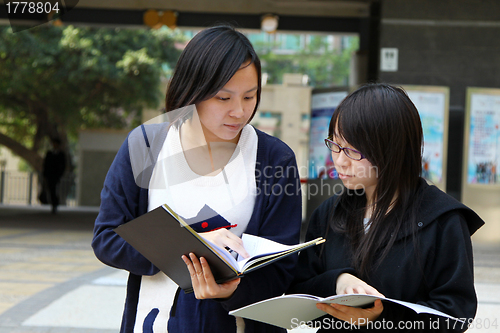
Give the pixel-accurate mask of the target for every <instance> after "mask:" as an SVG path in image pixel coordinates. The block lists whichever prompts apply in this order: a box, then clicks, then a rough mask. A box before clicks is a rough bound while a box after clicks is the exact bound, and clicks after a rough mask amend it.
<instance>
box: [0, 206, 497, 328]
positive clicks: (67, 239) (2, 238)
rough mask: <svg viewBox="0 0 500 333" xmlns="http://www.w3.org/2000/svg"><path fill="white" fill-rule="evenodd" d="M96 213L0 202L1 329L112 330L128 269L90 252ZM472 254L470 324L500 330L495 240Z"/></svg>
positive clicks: (118, 316) (87, 209)
mask: <svg viewBox="0 0 500 333" xmlns="http://www.w3.org/2000/svg"><path fill="white" fill-rule="evenodd" d="M96 216H97V210H96V209H93V208H76V209H75V208H71V209H69V208H65V207H63V208H61V210H60V212H59V214H57V215H55V216H54V215H51V214H50V211H49V208H47V207H31V208H30V207H28V208H26V207H11V206H2V205H0V333H49V332H50V333H63V332H64V333H111V332H117V331H118V329H119V324H120V318H121V313H122V310H123V300H124V297H125V283H126V273H125V272H122V271H119V270H115V269H112V268H109V267H107V266H105V265H103V264H102V263H100V262H99V261H98V260H97V259H96V258H95V257H94V254H93V252H92V250H91V248H90V240H91V238H92V227H93V221H94V219H95V217H96ZM475 260H476V269H475V272H476V288H477V293H478V296H479V301H480V303H479V310H478V315H477V317H476V322H477V325H476V327H475V328H473V329H471V330H469V331H470V332H500V244H499V245H498V246H491V245H490V246H485V245H481V244H476V245H475ZM497 318H498V319H497ZM479 323H481V324H479ZM495 324H496V325H497V327H496V328H495V327H494V325H495ZM299 331H302V332H305V331H306V330H294V331H293V332H294V333H298V332H299ZM307 331H308V332H311V330H307Z"/></svg>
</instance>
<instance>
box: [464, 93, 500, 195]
mask: <svg viewBox="0 0 500 333" xmlns="http://www.w3.org/2000/svg"><path fill="white" fill-rule="evenodd" d="M464 137H465V141H464V158H465V161H464V171H465V173H464V179H463V180H464V184H466V185H473V186H474V185H477V186H483V187H492V186H493V187H494V186H500V177H499V174H498V166H499V164H500V89H483V88H467V109H466V125H465V135H464Z"/></svg>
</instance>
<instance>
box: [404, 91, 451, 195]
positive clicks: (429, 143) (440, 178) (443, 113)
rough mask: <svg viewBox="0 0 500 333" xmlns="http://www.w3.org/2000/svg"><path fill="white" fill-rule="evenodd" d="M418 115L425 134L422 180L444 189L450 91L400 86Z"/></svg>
mask: <svg viewBox="0 0 500 333" xmlns="http://www.w3.org/2000/svg"><path fill="white" fill-rule="evenodd" d="M403 88H404V89H405V90H406V92H407V93H408V96H409V97H410V99H411V101H412V102H413V104H415V107H416V108H417V110H418V112H419V114H420V121H421V123H422V129H423V132H424V150H423V153H422V177H423V178H425V179H426V180H427V181H428V182H429V183H431V184H433V185H436V186H437V187H439V188H440V189H441V190H443V191H445V189H446V159H447V151H448V118H449V96H450V89H449V88H448V87H440V86H403Z"/></svg>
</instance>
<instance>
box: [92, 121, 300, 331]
mask: <svg viewBox="0 0 500 333" xmlns="http://www.w3.org/2000/svg"><path fill="white" fill-rule="evenodd" d="M155 126H156V127H157V125H145V126H144V127H139V128H137V129H136V130H134V131H132V132H131V133H130V134H129V137H128V139H127V140H125V142H124V143H123V145H122V147H121V148H120V150H119V151H118V153H117V155H116V157H115V159H114V161H113V163H112V165H111V167H110V169H109V171H108V174H107V176H106V179H105V181H104V187H103V190H102V192H101V207H100V211H99V215H98V216H97V219H96V222H95V227H94V238H93V241H92V247H93V249H94V252H95V255H96V256H97V258H98V259H99V260H101V261H102V262H103V263H105V264H107V265H109V266H112V267H116V268H120V269H124V270H127V271H129V272H130V275H129V279H128V285H127V298H126V303H125V310H124V314H123V318H122V327H121V332H132V331H133V328H134V325H135V317H136V310H137V303H138V298H139V289H140V283H141V276H142V275H154V274H156V273H157V272H158V271H159V270H158V268H156V267H155V266H154V265H153V264H152V263H151V262H149V261H148V260H147V259H146V258H144V257H143V256H142V255H141V254H140V253H138V252H137V251H136V250H135V249H134V248H132V246H130V245H129V244H128V243H127V242H125V241H124V240H123V239H122V238H121V237H120V236H118V235H117V234H116V233H115V232H114V231H113V229H114V228H116V227H117V226H119V225H121V224H123V223H126V222H128V221H130V220H133V219H134V218H136V217H138V216H140V215H142V214H144V213H146V212H147V208H148V190H147V188H144V186H142V187H141V186H138V184H140V183H141V182H142V184H145V183H147V181H146V182H144V180H142V181H139V180H138V179H137V175H136V177H135V178H134V172H133V170H132V165H131V161H130V151H131V150H130V149H129V148H130V147H132V146H134V147H137V146H138V147H144V153H143V155H145V156H146V155H147V154H148V151H149V148H147V147H146V144H147V145H148V146H149V142H148V138H149V141H151V140H152V138H154V135H150V133H151V130H152V132H153V134H155V133H157V132H158V131H157V130H156V129H155ZM139 131H141V132H142V133H143V134H144V136H142V135H133V134H134V133H136V134H137V133H138V132H139ZM141 132H139V133H141ZM256 132H257V136H258V147H257V161H256V167H255V180H256V185H257V197H256V201H255V206H254V210H253V214H252V216H251V219H250V221H249V224H248V227H247V230H246V231H245V232H246V233H249V234H252V235H258V236H263V237H266V238H268V239H272V240H274V241H277V242H280V243H283V244H297V243H298V242H299V237H300V225H301V194H300V179H299V174H298V169H297V165H296V160H295V155H294V153H293V151H292V150H291V149H290V148H289V147H288V146H287V145H286V144H284V143H283V142H282V141H280V140H279V139H277V138H275V137H272V136H269V135H267V134H265V133H263V132H261V131H259V130H257V129H256ZM146 133H148V135H147V136H146ZM158 137H159V136H158ZM145 139H146V143H145V141H144V140H145ZM163 139H164V136H162V137H160V141H161V142H162V140H163ZM141 140H142V141H141ZM157 141H158V140H157ZM129 145H130V147H129ZM142 145H144V146H142ZM157 146H158V145H157ZM134 149H136V148H134ZM134 171H135V170H134ZM179 260H181V259H179ZM296 261H297V257H296V256H289V257H287V258H285V259H282V260H279V261H277V262H276V263H273V264H271V265H268V266H266V267H263V268H261V269H258V270H256V271H254V272H251V273H249V274H247V275H246V276H245V277H244V278H242V280H241V283H240V284H239V286H238V288H237V289H236V291H235V293H234V294H233V295H232V297H230V298H229V299H225V300H196V299H194V297H193V294H184V293H183V292H181V293H180V294H179V298H178V301H177V303H176V309H175V313H171V319H170V321H173V324H175V325H174V326H175V328H174V326H172V325H170V324H171V323H170V321H169V330H171V331H172V332H181V331H183V332H231V331H235V326H234V317H232V316H229V315H228V314H227V312H228V311H229V310H232V309H236V308H239V307H242V306H245V305H248V304H251V303H253V302H257V301H260V300H263V299H266V298H270V297H275V296H278V295H281V294H282V293H284V292H285V291H286V289H287V288H288V286H289V284H290V283H291V281H292V278H293V276H292V273H293V269H294V266H295V264H296ZM233 326H234V327H233ZM245 327H246V328H245V331H246V332H283V331H284V330H282V329H279V328H277V327H275V326H270V325H265V324H262V323H259V322H255V321H251V320H246V319H245Z"/></svg>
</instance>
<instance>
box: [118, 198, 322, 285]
mask: <svg viewBox="0 0 500 333" xmlns="http://www.w3.org/2000/svg"><path fill="white" fill-rule="evenodd" d="M114 230H115V232H116V233H117V234H118V235H120V236H121V237H122V238H123V239H124V240H125V241H127V243H129V244H130V245H132V246H133V247H134V248H135V249H136V250H137V251H139V253H141V254H142V255H143V256H144V257H146V258H147V259H148V260H149V261H151V262H152V263H153V264H154V265H155V266H156V267H158V268H159V269H160V270H161V271H162V272H164V273H165V274H166V275H167V276H168V277H170V278H171V279H172V280H173V281H174V282H175V283H177V284H178V285H179V286H180V287H181V288H182V289H183V290H184V291H185V292H192V286H191V277H190V276H189V271H188V269H187V267H186V264H185V263H184V261H182V259H181V256H182V255H183V254H185V255H188V254H189V253H190V252H192V253H194V254H196V256H198V258H199V257H204V258H205V259H206V260H207V262H208V264H209V265H210V268H211V270H212V273H213V275H214V277H215V280H216V281H217V283H222V282H225V281H229V280H232V279H236V278H238V277H240V276H242V275H243V274H245V273H248V272H251V271H253V270H255V269H257V268H260V267H263V266H265V265H268V264H270V263H272V262H274V261H276V260H279V259H282V258H284V257H286V256H288V255H290V254H292V253H295V252H298V251H300V250H302V249H305V248H307V247H310V246H313V245H317V244H320V243H322V242H324V239H322V238H321V237H320V238H318V239H314V240H312V241H309V242H307V243H301V244H297V245H283V244H280V243H277V242H273V241H271V240H268V239H265V238H262V237H257V236H253V235H247V234H244V235H243V236H242V240H243V246H244V247H245V249H246V250H247V252H248V253H249V254H250V258H248V259H245V260H239V261H237V260H236V259H235V258H234V257H233V256H232V255H231V254H230V253H229V252H228V251H227V250H225V249H223V248H221V247H219V246H217V245H216V244H213V243H211V242H210V241H208V240H206V239H204V238H203V237H202V236H201V234H198V233H197V232H196V231H194V230H193V229H192V228H191V227H190V226H189V225H188V224H187V223H186V222H184V220H183V219H182V218H181V217H179V216H178V215H177V214H176V213H175V212H174V211H173V210H172V209H171V208H170V207H169V206H167V205H166V204H165V205H162V206H160V207H158V208H156V209H154V210H151V211H150V212H148V213H146V214H144V215H142V216H139V217H138V218H136V219H134V220H132V221H130V222H127V223H125V224H123V225H121V226H119V227H117V228H116V229H114Z"/></svg>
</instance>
